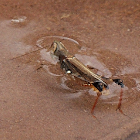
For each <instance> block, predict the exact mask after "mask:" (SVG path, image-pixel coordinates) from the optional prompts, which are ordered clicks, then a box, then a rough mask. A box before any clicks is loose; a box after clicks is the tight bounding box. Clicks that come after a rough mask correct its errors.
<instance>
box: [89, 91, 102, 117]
mask: <svg viewBox="0 0 140 140" xmlns="http://www.w3.org/2000/svg"><path fill="white" fill-rule="evenodd" d="M101 95H102V93H101V92H98V93H97V97H96V100H95V102H94V104H93V107H92V109H91V114H92V116H93V117H94V118H96V117H95V116H94V115H93V113H94V109H95V107H96V104H97V102H98V99H99V97H100V96H101Z"/></svg>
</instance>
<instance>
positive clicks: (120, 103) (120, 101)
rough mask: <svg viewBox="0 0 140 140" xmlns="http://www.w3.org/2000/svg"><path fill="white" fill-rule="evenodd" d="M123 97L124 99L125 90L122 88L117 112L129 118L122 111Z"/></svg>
mask: <svg viewBox="0 0 140 140" xmlns="http://www.w3.org/2000/svg"><path fill="white" fill-rule="evenodd" d="M122 97H123V90H122V88H121V92H120V99H119V103H118V106H117V109H116V111H117V110H119V111H120V112H121V113H122V114H123V115H125V116H127V115H126V114H124V113H123V111H122V109H121V105H122Z"/></svg>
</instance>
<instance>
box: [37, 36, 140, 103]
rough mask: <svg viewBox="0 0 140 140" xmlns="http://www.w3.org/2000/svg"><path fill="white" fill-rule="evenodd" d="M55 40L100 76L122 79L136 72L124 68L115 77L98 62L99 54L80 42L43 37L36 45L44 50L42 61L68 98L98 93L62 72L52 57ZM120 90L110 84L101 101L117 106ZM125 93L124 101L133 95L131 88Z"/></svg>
mask: <svg viewBox="0 0 140 140" xmlns="http://www.w3.org/2000/svg"><path fill="white" fill-rule="evenodd" d="M54 40H56V41H61V42H62V43H63V44H64V46H65V47H66V48H67V49H68V50H69V52H71V53H72V54H74V55H75V57H76V58H77V59H79V60H80V61H81V62H82V63H83V64H85V65H88V66H91V67H94V68H95V69H93V72H96V73H97V74H98V75H101V76H105V77H107V78H109V77H114V78H120V77H121V75H123V76H125V75H127V74H130V73H131V72H132V73H133V72H134V69H132V71H131V69H129V68H127V67H124V68H123V69H122V74H120V75H118V74H119V73H118V74H116V75H115V76H113V75H112V72H111V71H110V69H108V68H107V66H106V65H105V64H104V63H103V62H101V61H99V60H98V57H99V56H100V55H99V54H98V52H93V51H92V49H91V48H88V47H86V46H84V45H82V44H81V43H79V42H78V41H76V40H74V39H71V38H67V37H62V36H46V37H42V38H40V39H39V40H37V42H36V45H37V46H38V47H39V48H42V50H41V51H40V59H41V61H42V62H45V65H44V66H43V68H44V69H45V70H46V71H47V72H48V74H50V75H51V76H54V77H56V78H57V81H58V85H59V87H60V88H61V89H62V90H65V91H66V93H65V95H64V96H65V97H66V98H69V99H71V98H72V99H73V98H78V97H80V96H82V95H84V94H85V93H88V94H89V95H92V96H97V93H96V92H94V91H93V90H92V89H90V88H86V87H82V86H81V85H82V83H85V82H84V81H80V82H79V81H78V82H79V83H78V82H77V78H75V77H71V76H70V75H69V74H66V73H65V72H64V71H62V69H60V66H59V64H58V58H56V57H55V56H53V55H50V46H51V44H52V42H53V41H54ZM39 62H40V61H39ZM118 76H119V77H118ZM129 78H130V77H129ZM129 78H126V76H125V79H127V80H130V79H129ZM133 81H134V80H133ZM124 84H125V83H124ZM134 85H135V84H134ZM136 87H137V89H135V90H139V87H138V84H137V86H136ZM120 90H121V88H120V86H118V85H117V84H115V83H112V84H109V90H106V91H105V93H103V95H102V96H101V99H102V100H104V102H105V103H109V104H117V103H118V98H119V93H120ZM123 92H124V94H123V99H127V98H128V97H129V96H130V95H131V94H130V92H131V89H129V86H125V87H124V88H123ZM124 101H126V100H123V102H124Z"/></svg>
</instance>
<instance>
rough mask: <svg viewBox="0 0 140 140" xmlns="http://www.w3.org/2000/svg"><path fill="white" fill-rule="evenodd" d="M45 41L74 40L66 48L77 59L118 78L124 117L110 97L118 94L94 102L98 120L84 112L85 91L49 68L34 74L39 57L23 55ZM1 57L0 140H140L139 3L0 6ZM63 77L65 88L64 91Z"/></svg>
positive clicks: (30, 1)
mask: <svg viewBox="0 0 140 140" xmlns="http://www.w3.org/2000/svg"><path fill="white" fill-rule="evenodd" d="M51 35H53V36H54V35H57V36H66V37H70V38H72V39H75V40H76V41H78V42H79V43H80V44H81V47H80V49H79V50H78V49H77V48H76V47H75V46H74V45H69V49H70V50H73V51H74V53H75V54H76V56H77V57H78V58H79V59H81V61H84V63H85V64H88V63H90V64H91V65H92V66H93V67H96V68H98V69H100V71H104V70H106V71H105V72H104V73H105V75H109V76H111V77H113V75H115V76H116V77H118V78H121V79H123V80H124V84H125V90H124V97H123V102H122V109H123V111H124V112H125V114H127V116H124V115H122V114H121V113H119V112H118V111H117V112H116V111H115V110H116V106H117V103H118V99H119V91H120V88H119V87H117V85H116V86H115V87H117V89H116V90H115V91H113V92H111V95H116V96H112V97H110V96H109V98H107V97H106V98H103V97H102V98H101V99H100V100H99V102H98V104H97V107H96V109H95V112H94V113H95V115H96V117H97V119H98V120H99V121H97V120H96V119H94V118H93V117H92V115H91V114H90V110H91V108H92V105H93V103H94V100H95V96H94V95H91V94H89V93H90V92H91V90H90V89H88V90H89V91H87V89H86V91H85V87H84V88H83V87H81V90H80V86H78V85H77V84H76V83H77V82H75V83H74V80H73V79H69V77H68V76H66V75H65V74H64V73H63V72H62V71H61V69H60V67H58V66H56V65H54V64H52V63H50V62H46V63H47V65H48V66H49V68H50V69H49V71H48V70H46V69H45V67H44V68H42V69H39V70H37V68H38V67H39V65H40V63H42V60H44V59H45V56H44V55H43V54H44V52H43V51H37V52H35V53H29V52H32V51H34V50H36V49H38V47H37V46H36V44H37V43H38V41H40V40H41V39H44V38H43V37H46V36H51ZM43 41H44V42H43V43H44V44H43V45H45V43H48V42H51V41H53V39H52V40H50V39H48V38H45V39H44V40H43ZM39 43H40V42H39ZM41 43H42V42H41ZM41 43H40V44H41ZM64 43H65V42H64ZM50 44H51V43H49V45H50ZM41 45H42V44H41ZM66 46H68V45H66ZM27 53H29V54H28V55H25V56H22V57H19V58H17V59H12V58H15V57H17V56H21V55H23V54H27ZM0 56H1V57H0V69H1V70H0V112H1V113H0V139H1V140H47V139H51V140H58V139H59V140H96V139H101V140H109V139H111V140H120V139H124V140H132V139H133V140H137V139H140V110H139V108H140V98H139V97H140V72H139V70H140V65H139V62H140V1H139V0H118V1H116V0H86V1H84V0H81V1H75V0H71V1H64V0H55V1H51V0H48V1H47V0H24V1H23V0H12V1H11V0H1V1H0ZM11 59H12V60H11ZM47 59H48V58H47ZM47 59H45V60H46V61H47ZM50 61H51V60H50ZM43 62H44V61H43ZM47 65H46V66H47ZM57 74H58V75H59V76H56V75H57ZM115 76H114V77H115ZM62 79H63V80H64V79H66V82H67V85H68V86H66V85H63V86H62ZM68 87H69V88H68ZM71 89H73V91H76V92H75V93H73V91H71ZM112 89H114V87H113V88H112ZM77 91H78V92H77ZM79 91H80V92H79ZM81 91H82V95H81ZM84 91H85V93H84ZM116 91H117V92H118V93H116V94H115V92H116ZM80 95H81V96H80Z"/></svg>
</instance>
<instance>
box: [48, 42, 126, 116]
mask: <svg viewBox="0 0 140 140" xmlns="http://www.w3.org/2000/svg"><path fill="white" fill-rule="evenodd" d="M50 49H51V53H52V54H53V55H54V56H56V57H57V58H58V60H59V63H60V67H61V68H62V69H63V70H64V71H65V72H66V73H67V74H70V75H72V76H74V77H76V78H79V79H81V80H82V81H84V82H85V84H83V86H90V87H91V88H92V89H93V90H94V91H95V92H96V93H97V97H96V99H95V101H94V104H93V107H92V109H91V114H92V115H93V113H94V109H95V107H96V104H97V102H98V99H99V97H100V96H101V95H102V94H103V91H105V90H106V89H109V86H108V84H110V83H113V82H115V83H116V84H118V85H120V86H121V91H120V98H119V102H118V106H117V109H116V110H119V111H120V112H121V113H122V114H123V115H125V114H124V113H123V111H122V109H121V104H122V96H123V90H122V88H123V87H124V84H123V80H121V79H111V78H106V77H104V76H100V75H98V74H95V73H94V72H93V71H92V70H91V69H94V67H89V66H85V65H84V64H83V63H82V62H80V61H79V60H78V59H77V58H76V57H75V56H74V55H72V54H71V53H70V52H69V51H68V50H67V49H66V47H65V46H64V45H63V44H62V43H61V42H59V41H54V42H53V43H52V45H51V47H50ZM93 117H95V116H94V115H93ZM95 118H96V117H95Z"/></svg>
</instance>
